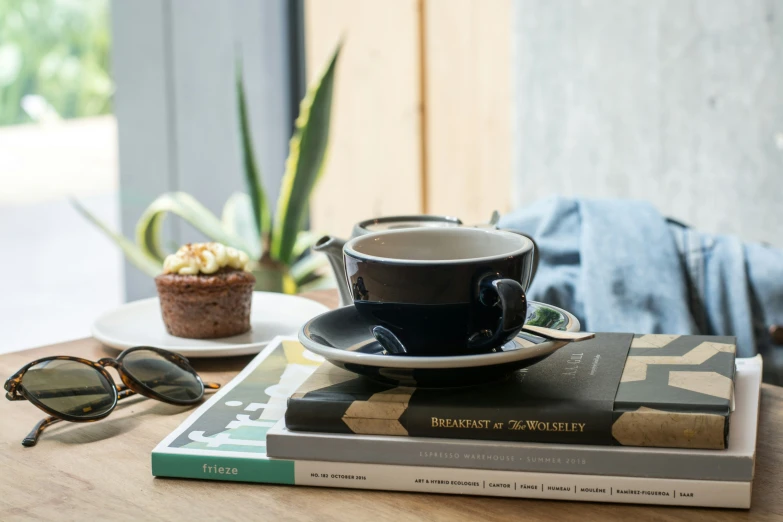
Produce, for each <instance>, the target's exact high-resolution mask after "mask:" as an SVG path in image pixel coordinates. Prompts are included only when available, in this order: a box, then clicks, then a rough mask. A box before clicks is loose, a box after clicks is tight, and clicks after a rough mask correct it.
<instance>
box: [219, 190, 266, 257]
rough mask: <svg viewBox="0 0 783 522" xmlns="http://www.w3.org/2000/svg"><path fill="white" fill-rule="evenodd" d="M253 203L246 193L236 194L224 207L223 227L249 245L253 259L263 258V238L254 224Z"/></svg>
mask: <svg viewBox="0 0 783 522" xmlns="http://www.w3.org/2000/svg"><path fill="white" fill-rule="evenodd" d="M253 219H254V215H253V201H252V200H251V199H250V196H248V195H247V194H245V193H244V192H236V193H234V194H232V195H231V197H230V198H228V201H226V204H225V205H224V206H223V216H222V221H223V227H224V228H225V229H226V230H227V231H228V232H230V233H232V234H235V235H237V236H239V237H241V238H242V240H243V241H244V242H245V244H246V245H247V247H248V249H252V250H248V251H247V255H249V256H250V258H251V259H259V258H261V238H260V237H259V236H258V230H257V228H256V226H255V224H254V222H253Z"/></svg>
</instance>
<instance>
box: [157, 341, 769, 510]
mask: <svg viewBox="0 0 783 522" xmlns="http://www.w3.org/2000/svg"><path fill="white" fill-rule="evenodd" d="M623 343H628V344H630V350H629V348H628V344H626V345H625V348H624V350H623V349H621V348H617V347H622V346H623ZM734 344H735V341H734V339H733V338H728V337H701V336H658V335H656V336H632V335H630V334H628V335H625V334H597V336H596V338H595V339H594V340H591V341H585V342H581V343H578V344H573V345H567V346H565V347H563V348H561V349H560V350H558V351H557V352H556V353H555V354H553V355H552V356H550V357H549V358H547V359H545V360H544V361H542V362H540V363H538V364H536V365H534V366H532V367H530V368H528V369H527V370H523V371H520V372H517V374H516V375H515V376H514V377H513V378H510V379H508V380H506V381H504V382H500V383H493V384H487V385H482V386H476V387H471V388H456V389H436V390H434V389H416V388H407V387H393V386H390V385H385V384H379V383H375V382H373V381H370V380H368V379H366V378H364V377H359V376H357V375H355V374H353V373H350V372H348V371H345V370H342V369H339V368H337V367H334V366H332V365H330V364H329V363H324V364H321V361H320V360H319V359H318V357H317V356H314V355H313V354H311V353H309V352H307V351H306V350H304V348H303V347H302V346H301V344H299V342H298V341H296V340H293V339H282V338H279V339H277V340H276V341H275V342H273V343H271V344H270V345H269V346H268V347H267V348H266V349H265V350H264V351H263V352H262V353H260V354H259V355H258V356H257V357H256V358H255V359H254V360H253V361H252V362H251V363H250V364H249V365H248V366H247V367H246V368H245V369H244V370H243V371H242V372H241V373H240V374H239V375H238V376H237V377H236V378H235V379H234V380H233V381H232V382H231V383H229V384H228V385H227V386H225V387H224V388H223V389H221V390H220V391H219V392H218V393H216V394H215V395H214V396H213V397H212V398H210V400H209V401H208V402H206V403H205V404H203V405H202V406H201V407H200V408H199V409H198V410H197V411H196V412H194V413H193V414H192V415H191V416H190V417H189V418H188V419H187V420H186V421H185V422H184V423H183V424H182V425H181V426H180V427H179V428H178V429H177V430H175V431H174V432H173V433H171V434H170V435H169V436H168V437H166V439H165V440H163V441H162V442H161V443H160V444H159V445H158V446H157V447H156V448H155V450H154V451H153V453H152V472H153V474H154V475H156V476H168V477H186V478H200V479H213V480H231V481H245V482H268V483H280V484H292V485H293V484H296V485H307V486H327V487H345V488H359V489H378V490H395V491H417V492H433V493H452V494H471V495H487V496H504V497H515V498H539V499H559V500H576V501H597V502H622V503H644V504H668V505H682V506H709V507H727V508H749V507H750V498H751V485H752V479H753V470H754V462H755V453H756V450H755V448H756V434H757V426H758V422H757V421H758V411H759V392H760V384H761V359H760V358H759V357H756V358H753V359H736V360H735V356H734V353H735V350H734ZM613 347H615V348H616V349H615V348H613ZM614 353H623V356H622V358H620V359H618V358H617V357H614V356H613V354H614ZM618 368H619V370H618ZM612 375H617V379H615V380H613V379H612V378H611V376H612ZM618 381H619V382H618Z"/></svg>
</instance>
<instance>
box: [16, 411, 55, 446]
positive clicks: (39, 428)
mask: <svg viewBox="0 0 783 522" xmlns="http://www.w3.org/2000/svg"><path fill="white" fill-rule="evenodd" d="M61 420H62V419H58V418H57V417H46V418H45V419H43V420H42V421H41V422H39V423H38V424H36V425H35V428H33V429H32V431H31V432H30V433H28V434H27V437H25V438H24V440H22V446H25V447H27V448H29V447H30V446H35V445H36V444H37V443H38V437H40V436H41V433H42V432H43V430H45V429H46V428H47V427H48V426H51V425H52V424H54V423H56V422H60V421H61Z"/></svg>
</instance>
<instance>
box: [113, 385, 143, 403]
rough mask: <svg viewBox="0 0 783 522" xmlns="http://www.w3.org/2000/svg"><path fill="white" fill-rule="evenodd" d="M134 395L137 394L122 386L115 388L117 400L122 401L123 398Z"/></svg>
mask: <svg viewBox="0 0 783 522" xmlns="http://www.w3.org/2000/svg"><path fill="white" fill-rule="evenodd" d="M136 393H138V392H136V391H134V390H131V389H130V388H127V387H125V385H123V384H121V385H119V386H117V400H120V399H124V398H125V397H132V396H133V395H136Z"/></svg>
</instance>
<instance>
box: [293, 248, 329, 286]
mask: <svg viewBox="0 0 783 522" xmlns="http://www.w3.org/2000/svg"><path fill="white" fill-rule="evenodd" d="M328 266H329V261H328V260H327V259H326V256H325V255H323V254H321V253H316V252H313V254H312V255H309V256H307V257H304V258H302V259H300V260H299V261H297V262H296V263H294V264H293V266H292V267H291V270H290V271H289V274H291V277H292V278H293V280H294V282H295V283H296V285H297V286H300V285H303V284H305V283H309V282H310V281H314V280H315V279H319V278H321V277H322V276H323V274H322V271H323V270H324V269H325V268H326V267H328Z"/></svg>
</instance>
